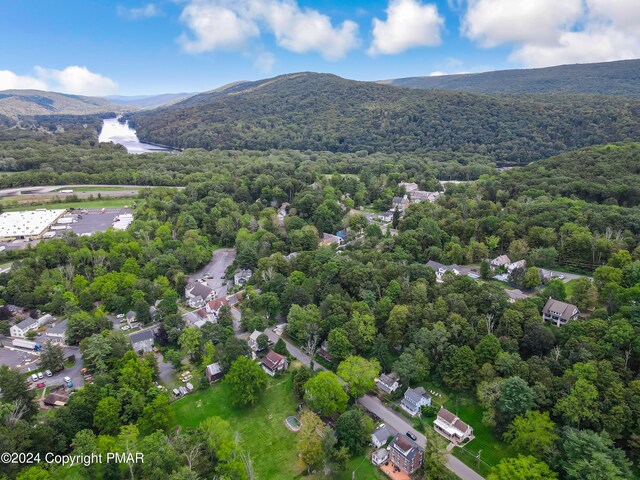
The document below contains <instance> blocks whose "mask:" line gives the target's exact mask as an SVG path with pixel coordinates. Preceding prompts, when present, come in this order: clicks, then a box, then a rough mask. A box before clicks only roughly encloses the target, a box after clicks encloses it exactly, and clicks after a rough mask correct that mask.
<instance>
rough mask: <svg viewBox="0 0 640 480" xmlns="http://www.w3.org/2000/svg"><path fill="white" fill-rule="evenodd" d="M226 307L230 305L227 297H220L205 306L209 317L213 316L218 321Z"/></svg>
mask: <svg viewBox="0 0 640 480" xmlns="http://www.w3.org/2000/svg"><path fill="white" fill-rule="evenodd" d="M225 305H229V300H227V297H218V298H216V299H215V300H211V301H210V302H207V304H206V305H205V306H204V309H205V311H206V312H207V313H208V314H209V315H213V316H214V318H215V319H217V318H218V316H219V315H220V309H221V308H222V307H224V306H225Z"/></svg>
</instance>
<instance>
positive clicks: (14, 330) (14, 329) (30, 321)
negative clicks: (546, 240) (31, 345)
mask: <svg viewBox="0 0 640 480" xmlns="http://www.w3.org/2000/svg"><path fill="white" fill-rule="evenodd" d="M37 329H38V320H37V319H35V318H31V317H27V318H25V319H24V320H22V321H21V322H19V323H16V324H15V325H12V326H11V328H10V329H9V334H10V335H11V336H12V337H16V338H25V337H26V336H27V333H29V332H31V331H33V330H37Z"/></svg>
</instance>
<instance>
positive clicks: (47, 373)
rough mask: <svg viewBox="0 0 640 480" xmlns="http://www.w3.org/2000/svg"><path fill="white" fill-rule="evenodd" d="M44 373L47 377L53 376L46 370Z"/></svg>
mask: <svg viewBox="0 0 640 480" xmlns="http://www.w3.org/2000/svg"><path fill="white" fill-rule="evenodd" d="M44 373H45V374H46V375H47V377H51V376H53V373H51V370H47V371H46V372H44Z"/></svg>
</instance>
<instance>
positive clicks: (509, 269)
mask: <svg viewBox="0 0 640 480" xmlns="http://www.w3.org/2000/svg"><path fill="white" fill-rule="evenodd" d="M526 266H527V261H526V260H518V261H517V262H513V263H510V264H509V265H508V266H507V272H508V273H509V275H511V274H512V273H513V271H514V270H515V269H517V268H522V269H524V268H525V267H526Z"/></svg>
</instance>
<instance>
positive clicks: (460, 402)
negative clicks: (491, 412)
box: [446, 395, 515, 473]
mask: <svg viewBox="0 0 640 480" xmlns="http://www.w3.org/2000/svg"><path fill="white" fill-rule="evenodd" d="M456 400H457V402H456ZM456 403H457V405H456ZM446 408H447V409H448V410H449V411H451V412H453V413H455V414H457V415H458V416H459V417H460V418H461V419H462V420H463V421H464V422H465V423H468V424H469V425H471V426H472V427H473V434H474V436H475V438H474V439H473V440H472V441H471V442H470V443H468V444H466V445H465V446H464V451H462V449H461V448H456V449H454V451H453V453H454V455H455V456H456V457H458V458H459V459H460V460H462V461H463V462H464V463H466V464H467V465H469V466H470V467H472V468H474V469H477V461H476V460H475V456H476V455H477V454H478V451H480V450H482V453H481V455H480V458H481V460H482V461H483V462H486V463H487V464H488V465H490V466H494V465H496V464H498V463H499V462H500V460H502V459H503V458H506V457H512V456H515V452H513V451H512V450H511V448H510V447H509V446H508V445H507V444H506V443H505V442H503V441H502V440H501V439H500V438H498V437H497V436H496V435H495V434H494V433H493V431H492V430H491V428H489V427H487V426H486V425H485V424H484V423H482V413H483V411H482V407H481V406H480V405H478V403H476V401H475V400H473V399H471V398H470V397H467V396H462V395H460V396H458V397H456V398H455V399H453V398H452V399H450V400H449V401H448V402H447V404H446ZM487 470H488V469H487V468H486V466H485V467H482V465H481V469H480V472H481V473H486V472H487Z"/></svg>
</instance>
